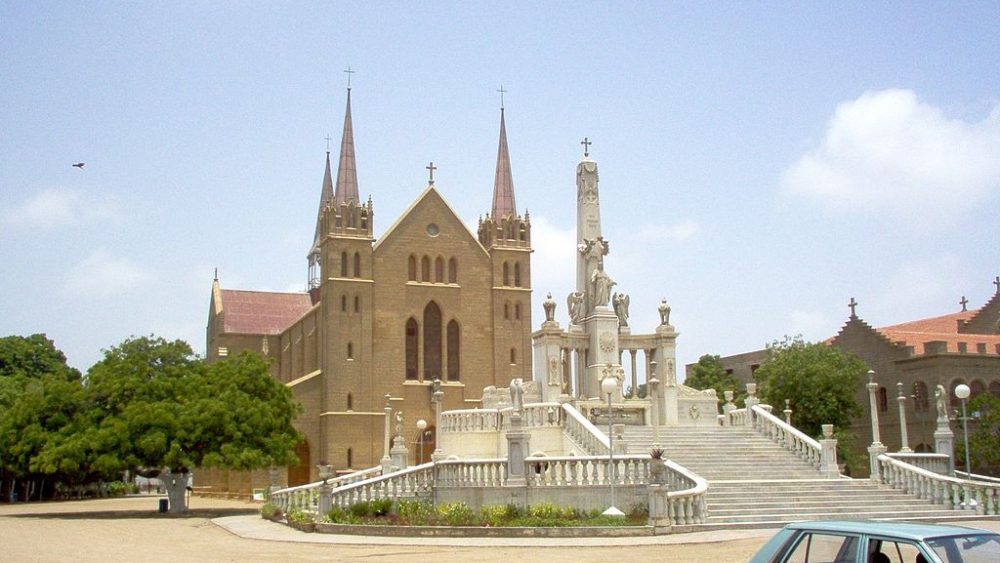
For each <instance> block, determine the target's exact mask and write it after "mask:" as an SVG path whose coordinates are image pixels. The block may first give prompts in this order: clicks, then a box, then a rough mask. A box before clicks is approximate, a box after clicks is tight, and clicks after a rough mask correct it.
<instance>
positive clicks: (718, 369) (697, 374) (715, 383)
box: [684, 354, 746, 405]
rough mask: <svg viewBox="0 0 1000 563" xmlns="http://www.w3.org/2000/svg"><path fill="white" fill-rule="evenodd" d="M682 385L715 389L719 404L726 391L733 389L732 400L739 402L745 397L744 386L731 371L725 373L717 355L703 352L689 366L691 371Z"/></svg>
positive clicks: (722, 400) (723, 400)
mask: <svg viewBox="0 0 1000 563" xmlns="http://www.w3.org/2000/svg"><path fill="white" fill-rule="evenodd" d="M684 385H687V386H688V387H693V388H694V389H715V394H716V395H717V396H718V397H719V404H720V405H721V404H722V403H724V402H725V398H724V397H725V395H724V393H725V392H726V391H733V401H734V402H737V403H738V402H740V401H742V400H743V398H744V397H746V390H745V386H744V385H743V384H741V383H740V381H739V380H738V379H736V377H735V376H734V375H733V374H731V373H726V368H725V367H723V366H722V360H721V359H720V358H719V356H713V355H711V354H705V355H703V356H702V357H700V358H698V363H697V364H695V365H693V366H691V373H690V374H689V375H688V376H687V379H685V380H684Z"/></svg>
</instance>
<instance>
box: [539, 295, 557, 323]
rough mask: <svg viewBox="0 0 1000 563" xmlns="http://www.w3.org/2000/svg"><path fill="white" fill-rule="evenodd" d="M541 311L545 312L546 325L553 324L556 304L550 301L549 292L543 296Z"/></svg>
mask: <svg viewBox="0 0 1000 563" xmlns="http://www.w3.org/2000/svg"><path fill="white" fill-rule="evenodd" d="M542 309H544V310H545V322H547V323H551V322H555V320H556V302H555V301H553V300H552V293H551V292H550V293H549V294H548V295H546V296H545V301H544V302H543V303H542Z"/></svg>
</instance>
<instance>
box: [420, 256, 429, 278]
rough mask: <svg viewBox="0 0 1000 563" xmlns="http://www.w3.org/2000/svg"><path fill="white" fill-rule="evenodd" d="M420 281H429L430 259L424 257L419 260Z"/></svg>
mask: <svg viewBox="0 0 1000 563" xmlns="http://www.w3.org/2000/svg"><path fill="white" fill-rule="evenodd" d="M420 281H422V282H429V281H431V259H430V258H428V257H426V256H424V257H423V258H421V259H420Z"/></svg>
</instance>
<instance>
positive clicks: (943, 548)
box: [927, 534, 1000, 563]
mask: <svg viewBox="0 0 1000 563" xmlns="http://www.w3.org/2000/svg"><path fill="white" fill-rule="evenodd" d="M927 545H929V546H931V549H933V550H934V553H935V554H937V556H938V557H939V558H941V561H944V562H945V563H996V562H997V561H1000V535H998V534H969V535H967V536H955V537H950V538H931V539H928V540H927Z"/></svg>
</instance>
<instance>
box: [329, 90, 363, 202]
mask: <svg viewBox="0 0 1000 563" xmlns="http://www.w3.org/2000/svg"><path fill="white" fill-rule="evenodd" d="M334 201H335V202H336V203H337V205H340V204H342V203H348V202H354V203H360V200H359V198H358V173H357V166H356V165H355V163H354V127H353V125H352V124H351V89H350V87H348V88H347V112H346V115H345V116H344V135H343V136H342V137H341V139H340V165H339V166H338V168H337V189H336V191H335V192H334Z"/></svg>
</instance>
